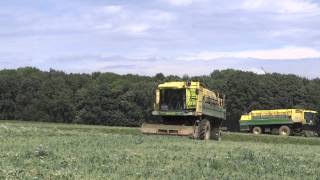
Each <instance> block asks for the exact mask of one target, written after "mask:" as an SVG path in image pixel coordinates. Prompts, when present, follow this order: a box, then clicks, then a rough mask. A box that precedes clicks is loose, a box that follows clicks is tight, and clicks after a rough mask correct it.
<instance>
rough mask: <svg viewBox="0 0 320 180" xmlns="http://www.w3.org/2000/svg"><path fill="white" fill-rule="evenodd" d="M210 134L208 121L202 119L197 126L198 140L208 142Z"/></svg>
mask: <svg viewBox="0 0 320 180" xmlns="http://www.w3.org/2000/svg"><path fill="white" fill-rule="evenodd" d="M210 132H211V125H210V121H208V120H207V119H203V120H201V121H200V125H199V139H200V140H209V139H210Z"/></svg>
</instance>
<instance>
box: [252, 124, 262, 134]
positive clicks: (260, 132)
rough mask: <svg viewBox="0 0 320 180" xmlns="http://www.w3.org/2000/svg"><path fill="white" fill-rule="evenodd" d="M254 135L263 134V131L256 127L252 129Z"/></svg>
mask: <svg viewBox="0 0 320 180" xmlns="http://www.w3.org/2000/svg"><path fill="white" fill-rule="evenodd" d="M252 133H253V134H262V129H261V127H259V126H255V127H253V128H252Z"/></svg>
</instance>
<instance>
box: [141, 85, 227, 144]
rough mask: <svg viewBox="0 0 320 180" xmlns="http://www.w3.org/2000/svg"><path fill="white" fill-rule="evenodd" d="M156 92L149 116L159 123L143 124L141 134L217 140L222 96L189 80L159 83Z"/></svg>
mask: <svg viewBox="0 0 320 180" xmlns="http://www.w3.org/2000/svg"><path fill="white" fill-rule="evenodd" d="M155 94H156V96H155V103H154V110H153V112H152V115H153V116H157V117H159V118H160V119H161V123H160V124H146V123H145V124H143V125H142V128H141V131H142V132H143V133H148V134H168V135H183V136H192V137H194V138H198V139H209V138H210V136H211V137H213V138H214V139H220V134H221V132H220V126H221V123H222V121H223V120H225V119H226V110H225V106H224V95H222V94H219V93H217V92H213V91H210V90H208V89H205V88H204V87H203V86H202V85H201V84H200V83H199V82H191V81H187V82H166V83H163V84H159V85H158V87H157V89H156V93H155Z"/></svg>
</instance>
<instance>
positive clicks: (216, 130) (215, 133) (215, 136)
mask: <svg viewBox="0 0 320 180" xmlns="http://www.w3.org/2000/svg"><path fill="white" fill-rule="evenodd" d="M212 139H214V140H216V141H220V140H221V129H220V128H218V127H214V128H212Z"/></svg>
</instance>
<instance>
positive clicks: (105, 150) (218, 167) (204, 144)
mask: <svg viewBox="0 0 320 180" xmlns="http://www.w3.org/2000/svg"><path fill="white" fill-rule="evenodd" d="M319 167H320V138H319V139H318V138H316V137H312V138H305V137H278V136H272V135H249V134H241V133H227V132H225V133H223V135H222V141H219V142H217V141H199V140H193V139H190V138H188V137H176V136H158V135H143V134H141V133H140V131H139V129H138V128H123V127H106V126H89V125H67V124H54V123H34V122H17V121H0V179H320V170H319Z"/></svg>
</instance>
